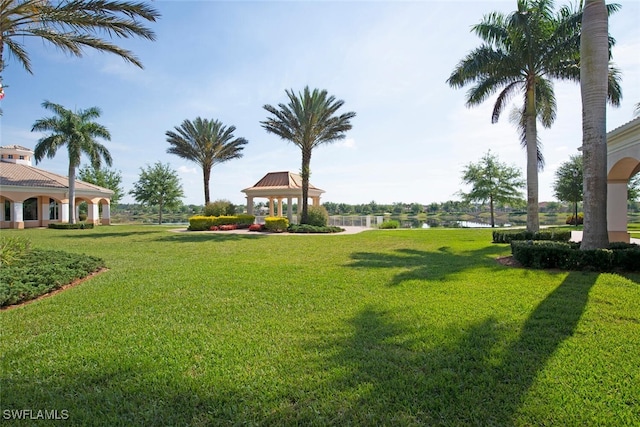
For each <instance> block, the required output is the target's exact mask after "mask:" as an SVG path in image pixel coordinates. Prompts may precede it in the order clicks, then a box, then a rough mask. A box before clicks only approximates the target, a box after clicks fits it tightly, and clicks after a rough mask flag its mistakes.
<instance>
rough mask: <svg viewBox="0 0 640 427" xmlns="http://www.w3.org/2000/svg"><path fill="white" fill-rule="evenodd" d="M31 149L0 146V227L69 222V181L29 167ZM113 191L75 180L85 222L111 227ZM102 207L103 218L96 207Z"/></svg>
mask: <svg viewBox="0 0 640 427" xmlns="http://www.w3.org/2000/svg"><path fill="white" fill-rule="evenodd" d="M32 158H33V150H31V149H29V148H25V147H22V146H19V145H7V146H3V147H0V206H1V207H2V209H0V228H29V227H46V226H47V225H48V224H50V223H54V222H69V187H68V185H69V179H68V178H67V177H66V176H62V175H58V174H55V173H52V172H48V171H45V170H43V169H38V168H35V167H33V166H31V159H32ZM112 196H113V191H112V190H109V189H108V188H103V187H99V186H97V185H93V184H90V183H88V182H84V181H79V180H76V188H75V199H76V212H75V216H76V219H77V218H78V217H79V210H78V203H77V202H78V201H84V202H87V205H88V213H87V222H90V223H93V224H99V223H102V224H111V218H110V209H109V206H110V203H111V197H112ZM100 205H102V218H100V213H99V212H100V211H99V206H100Z"/></svg>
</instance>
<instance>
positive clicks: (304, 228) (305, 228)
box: [287, 224, 344, 233]
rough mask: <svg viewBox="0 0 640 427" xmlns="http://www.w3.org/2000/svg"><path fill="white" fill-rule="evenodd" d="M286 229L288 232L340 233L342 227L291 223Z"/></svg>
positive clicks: (342, 229)
mask: <svg viewBox="0 0 640 427" xmlns="http://www.w3.org/2000/svg"><path fill="white" fill-rule="evenodd" d="M287 231H289V233H340V232H343V231H344V228H341V227H333V226H325V227H319V226H316V225H309V224H291V225H290V226H289V228H288V229H287Z"/></svg>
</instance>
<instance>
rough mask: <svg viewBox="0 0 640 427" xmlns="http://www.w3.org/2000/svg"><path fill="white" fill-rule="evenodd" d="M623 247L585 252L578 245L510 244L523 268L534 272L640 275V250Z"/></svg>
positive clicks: (616, 245) (614, 246)
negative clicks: (582, 271)
mask: <svg viewBox="0 0 640 427" xmlns="http://www.w3.org/2000/svg"><path fill="white" fill-rule="evenodd" d="M622 245H624V246H622ZM622 245H621V244H614V245H612V246H610V248H609V249H594V250H586V251H583V250H580V244H579V243H561V242H548V241H547V242H545V241H532V240H529V241H515V240H514V241H512V242H511V253H512V254H513V258H514V259H515V260H517V261H518V262H520V263H521V264H522V265H523V266H525V267H532V268H559V269H563V270H585V271H613V270H624V271H640V247H638V246H637V245H627V244H622Z"/></svg>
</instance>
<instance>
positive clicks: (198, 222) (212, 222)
mask: <svg viewBox="0 0 640 427" xmlns="http://www.w3.org/2000/svg"><path fill="white" fill-rule="evenodd" d="M255 220H256V217H255V216H253V215H247V214H240V215H225V216H204V215H195V216H192V217H190V218H189V227H188V228H187V229H188V230H190V231H204V230H211V227H213V226H216V227H220V226H221V225H235V226H236V227H237V228H248V227H249V226H250V225H251V224H253V222H254V221H255Z"/></svg>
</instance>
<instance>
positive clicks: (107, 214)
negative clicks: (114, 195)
mask: <svg viewBox="0 0 640 427" xmlns="http://www.w3.org/2000/svg"><path fill="white" fill-rule="evenodd" d="M102 225H111V205H110V204H109V203H105V204H103V205H102Z"/></svg>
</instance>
